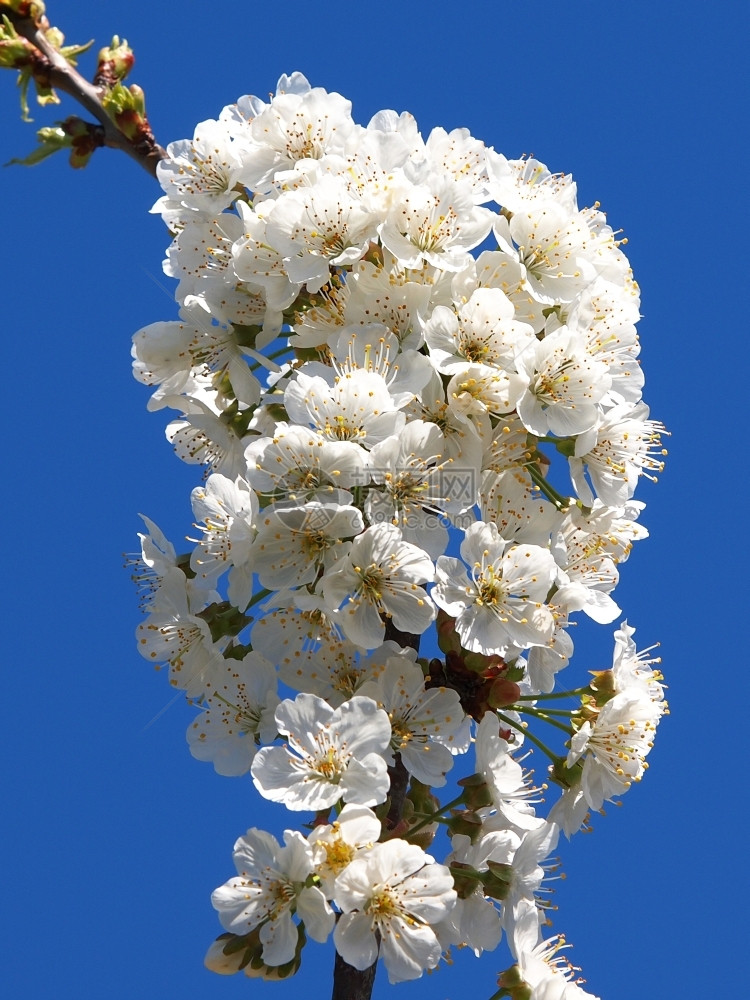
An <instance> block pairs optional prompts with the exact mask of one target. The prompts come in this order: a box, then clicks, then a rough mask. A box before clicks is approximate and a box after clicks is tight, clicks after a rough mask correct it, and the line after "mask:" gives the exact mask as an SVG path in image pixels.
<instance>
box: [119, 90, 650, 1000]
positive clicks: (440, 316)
mask: <svg viewBox="0 0 750 1000" xmlns="http://www.w3.org/2000/svg"><path fill="white" fill-rule="evenodd" d="M158 175H159V180H160V182H161V185H162V188H163V190H164V195H163V197H162V198H161V199H160V200H159V201H158V202H157V204H156V206H155V211H158V212H159V213H160V214H161V216H162V218H163V219H164V221H165V222H166V224H167V225H168V227H169V229H170V231H171V233H172V235H173V240H172V243H171V245H170V247H169V249H168V251H167V258H166V261H165V265H164V268H165V271H166V273H167V274H168V275H170V276H171V277H173V278H175V279H177V281H178V285H177V290H176V297H177V301H178V303H179V306H180V319H179V320H176V321H167V322H160V323H154V324H152V325H150V326H148V327H146V328H144V329H142V330H140V331H139V332H138V333H137V334H136V335H135V337H134V344H133V358H134V362H133V364H134V373H135V376H136V378H137V379H138V380H139V381H141V382H143V383H144V384H146V385H147V386H149V387H151V388H152V389H153V393H152V395H151V398H150V401H149V407H150V408H151V409H154V410H156V409H161V408H165V407H169V408H172V409H175V410H177V411H178V413H179V416H178V418H177V419H174V420H172V421H171V422H170V423H169V425H168V427H167V437H168V439H169V441H170V442H171V443H172V445H173V447H174V449H175V451H176V453H177V454H178V456H179V457H180V458H181V459H183V460H184V461H185V462H188V463H192V464H196V465H199V466H202V467H203V468H204V470H205V478H204V481H203V483H202V484H201V485H200V486H198V487H196V489H195V490H194V491H193V494H192V507H193V514H194V518H195V524H196V532H197V537H195V538H194V539H193V548H192V549H191V551H190V552H188V553H185V554H178V553H177V551H176V550H175V548H174V547H173V545H172V544H171V543H170V542H169V541H168V540H167V538H165V536H164V535H163V534H162V532H161V531H160V530H159V528H158V527H157V526H156V525H155V524H153V522H151V521H149V520H148V519H144V520H145V522H146V528H147V531H146V532H145V533H144V534H142V535H141V542H142V550H141V554H140V556H139V558H138V560H137V561H138V571H137V574H136V575H137V578H138V582H139V584H140V586H141V594H142V603H143V608H144V611H145V612H146V617H145V620H144V621H143V623H142V624H141V625H140V626H139V628H138V644H139V649H140V651H141V653H142V654H143V655H144V656H145V657H146V658H147V659H149V660H151V661H152V662H154V663H156V664H159V665H162V664H163V665H165V666H167V667H168V670H169V679H170V683H171V684H172V685H173V686H174V687H175V688H177V689H180V690H184V691H185V692H186V694H187V696H188V698H189V699H190V700H191V702H192V703H193V704H194V705H195V707H196V710H197V715H196V716H195V719H194V721H193V722H192V723H191V725H190V727H189V729H188V734H187V738H188V743H189V746H190V750H191V752H192V754H193V755H194V756H195V757H197V758H198V759H200V760H205V761H211V762H212V763H213V766H214V768H215V769H216V771H217V772H218V773H219V774H222V775H228V776H242V775H248V774H249V775H250V777H251V778H252V781H253V783H254V785H255V788H256V789H257V791H258V792H259V794H260V795H261V796H263V797H264V798H266V799H269V800H270V801H273V802H278V803H283V804H284V805H285V806H286V808H287V809H288V810H291V811H292V812H297V813H308V814H309V813H312V814H313V815H314V820H313V828H312V831H311V832H309V833H308V834H307V835H303V833H301V832H299V831H295V830H293V829H288V830H287V831H286V832H285V834H284V844H283V846H282V845H281V844H280V843H279V842H278V841H277V840H276V838H275V837H273V836H272V835H271V834H270V833H266V832H264V831H262V830H259V829H256V828H253V829H251V830H248V832H247V833H246V835H245V836H243V837H241V838H240V839H239V840H238V841H237V843H236V845H235V852H234V860H235V864H236V867H237V873H238V874H237V876H236V877H234V878H232V879H230V881H228V882H227V883H226V884H225V885H224V886H222V887H221V888H219V889H217V890H216V892H215V893H214V896H213V903H214V906H215V907H216V909H217V911H218V913H219V917H220V920H221V922H222V925H223V927H224V929H225V932H226V933H225V934H224V935H222V937H220V938H219V939H218V940H217V942H216V943H215V945H214V946H212V948H211V950H210V951H209V954H208V956H207V959H206V961H207V964H208V965H209V967H211V968H214V969H215V970H216V971H219V972H226V973H231V972H236V971H238V970H240V969H244V971H245V972H246V974H248V975H264V976H265V977H266V978H274V977H278V976H281V975H288V974H291V972H294V971H296V968H297V966H298V965H299V960H300V953H301V950H302V947H303V945H304V942H305V940H306V937H305V935H309V936H310V937H311V938H313V940H315V941H324V940H326V939H327V938H328V937H329V935H331V934H332V935H333V941H334V944H335V947H336V949H337V951H338V953H339V954H340V956H341V957H342V958H343V959H344V961H345V962H346V963H348V964H349V965H351V966H353V967H354V968H355V969H365V968H368V967H369V966H370V965H372V963H373V962H374V961H376V960H377V958H378V956H380V957H382V959H383V961H384V964H385V966H386V968H387V970H388V974H389V976H390V978H391V980H392V981H399V980H404V979H412V978H415V977H417V976H419V975H421V974H422V972H423V971H424V970H426V969H431V968H434V967H435V966H436V965H437V964H438V963H439V962H440V960H441V958H442V957H443V956H444V955H445V954H446V953H447V951H448V949H450V948H451V947H452V946H460V947H464V946H465V947H468V948H470V949H472V950H473V951H474V953H475V954H476V955H480V954H481V953H482V952H483V951H485V950H492V949H494V948H496V947H497V945H498V944H499V943H500V940H501V938H502V936H503V933H504V934H505V937H506V940H507V943H508V946H509V948H510V951H511V953H512V956H513V960H514V963H515V964H514V965H513V966H511V968H510V969H509V970H506V972H505V973H503V974H502V975H501V976H500V978H499V979H498V985H499V986H500V989H501V993H500V994H498V995H507V996H513V997H516V996H517V997H519V998H520V997H521V996H523V997H529V996H531V997H535V998H542V997H547V996H552V995H554V996H555V997H564V998H565V1000H573V998H574V997H579V996H580V997H584V996H589V995H590V994H587V993H585V992H584V991H583V989H582V988H581V986H580V985H579V983H578V982H577V981H575V980H574V979H573V978H571V977H572V971H571V970H572V967H571V966H569V965H566V964H565V962H563V961H562V959H561V958H560V956H559V950H560V947H561V944H560V942H559V941H557V940H556V939H554V938H552V939H545V938H544V936H543V929H544V927H545V924H546V919H545V915H544V904H543V902H542V899H543V894H542V892H543V891H542V881H543V878H544V876H545V868H544V862H545V861H546V859H548V858H549V856H550V854H551V852H553V851H554V850H555V849H556V844H557V840H558V835H559V833H560V831H563V832H564V833H565V834H566V835H567V836H571V835H572V834H573V833H575V832H576V831H577V830H578V829H580V828H581V826H582V825H584V824H585V822H586V818H587V814H588V813H589V812H590V811H591V810H599V809H601V807H602V804H603V802H604V801H606V800H609V799H612V798H613V797H616V796H620V795H622V794H623V793H624V792H625V791H627V789H628V788H629V787H630V785H631V783H632V782H634V781H638V780H639V779H640V778H641V776H642V774H643V771H644V769H645V767H646V766H647V765H646V761H645V758H646V756H647V754H648V753H649V750H650V748H651V745H652V741H653V734H654V731H655V728H656V726H657V724H658V722H659V720H660V718H661V716H662V714H663V713H664V711H665V709H666V703H665V701H664V690H663V686H662V684H661V675H660V673H659V672H658V669H653V664H654V663H655V662H656V661H655V660H653V659H649V658H648V657H647V654H645V653H638V651H637V650H636V647H635V644H634V642H633V640H632V633H633V629H632V628H631V627H629V626H628V625H627V624H622V625H621V626H620V627H619V628H618V629H617V631H616V632H615V653H614V660H613V665H612V668H611V669H609V670H602V671H600V672H598V673H597V674H595V675H594V679H593V680H592V681H591V682H590V684H588V685H587V686H585V687H582V688H581V687H579V688H576V690H575V691H574V692H572V693H571V698H572V700H573V702H574V707H573V708H572V709H571V710H570V712H569V714H568V741H567V745H566V747H565V748H564V750H563V751H562V752H561V753H555V752H553V751H550V757H551V759H552V768H551V775H552V778H553V780H554V781H556V782H557V783H558V784H559V785H560V787H561V788H562V793H561V795H560V796H559V797H558V798H557V801H556V802H555V804H554V806H553V807H552V809H551V811H550V812H549V813H548V815H547V816H546V817H545V816H542V815H540V810H539V808H538V807H539V806H540V803H541V801H542V799H541V794H542V791H541V790H540V789H538V788H535V787H534V785H533V780H532V776H531V774H530V773H528V772H527V771H526V770H525V769H524V767H523V766H522V763H521V761H522V759H523V758H521V757H519V750H520V748H521V747H522V745H523V743H524V733H525V731H526V726H527V724H528V722H529V720H530V721H532V722H534V723H537V724H538V723H540V722H544V721H546V720H548V719H549V716H546V715H545V711H544V704H545V698H546V697H547V696H550V695H551V694H553V693H554V695H555V697H559V696H560V692H559V691H556V690H555V689H556V687H557V686H558V683H559V681H558V675H559V674H560V673H561V672H562V671H563V669H564V668H566V667H567V665H568V663H569V660H570V657H571V654H572V652H573V642H572V639H571V637H570V632H569V626H570V624H571V621H572V617H571V616H575V615H577V614H583V615H585V616H588V617H589V618H590V619H592V620H593V621H594V622H597V623H600V624H609V623H612V622H614V621H615V619H617V618H618V616H619V615H620V609H619V607H618V605H617V604H616V603H615V600H614V598H613V597H612V592H613V590H614V588H615V586H616V584H617V582H618V575H619V567H620V565H621V564H622V563H624V562H625V561H626V559H627V558H628V555H629V553H630V550H631V546H632V543H633V542H634V541H637V540H640V539H642V538H644V537H646V535H647V532H646V529H645V528H644V527H643V526H642V525H641V524H640V523H639V516H640V514H641V511H642V509H643V506H644V505H643V503H642V502H640V501H637V500H635V499H634V493H635V489H636V485H637V483H638V480H639V478H640V477H641V476H644V475H645V476H648V477H650V478H654V476H655V474H656V473H658V472H659V471H660V470H661V468H662V465H663V453H664V452H663V448H662V444H661V436H662V434H664V433H665V432H664V429H663V427H662V426H661V424H659V423H658V422H657V421H654V420H652V419H651V418H650V417H649V411H648V408H647V406H646V405H645V403H644V402H643V400H642V390H643V384H644V383H643V374H642V371H641V368H640V366H639V363H638V353H639V344H638V337H637V333H636V327H635V324H636V322H637V320H638V318H639V296H638V287H637V285H636V283H635V281H634V279H633V276H632V273H631V270H630V266H629V264H628V260H627V258H626V256H625V254H624V252H623V250H622V244H623V242H624V241H622V240H618V239H617V236H616V234H615V233H614V232H613V231H612V229H611V228H610V226H609V225H608V224H607V221H606V218H605V216H604V213H603V212H602V211H601V210H600V208H599V206H598V205H595V206H594V207H591V208H583V209H580V208H579V207H578V203H577V192H576V185H575V183H574V182H573V180H572V178H571V177H570V176H569V175H560V174H552V173H550V171H549V170H548V169H547V168H546V167H545V166H544V165H543V164H542V163H539V162H537V161H536V160H534V159H528V158H524V159H520V160H508V159H506V157H505V156H503V155H502V154H500V153H498V152H497V151H496V150H494V149H493V148H491V147H488V146H486V145H485V144H484V143H482V142H480V141H479V140H477V139H475V138H473V137H472V136H471V135H470V134H469V133H468V132H467V131H466V130H465V129H456V130H454V131H452V132H446V131H445V130H443V129H441V128H436V129H434V130H433V131H432V132H431V133H430V135H429V136H428V137H427V139H423V137H422V135H421V134H420V132H419V131H418V128H417V125H416V123H415V121H414V119H413V118H412V117H411V116H410V115H409V114H406V113H404V114H397V113H395V112H393V111H383V112H380V113H379V114H377V115H375V117H374V118H373V119H372V120H371V121H370V122H369V124H368V125H367V126H361V125H358V124H356V123H355V122H354V121H353V119H352V117H351V105H350V103H349V102H348V101H346V100H345V99H344V98H343V97H341V96H340V95H339V94H336V93H327V92H326V91H324V90H322V89H319V88H312V87H311V86H310V85H309V83H308V82H307V80H306V79H305V78H304V77H303V76H302V75H301V74H299V73H294V74H292V75H291V76H284V77H282V78H281V79H280V81H279V84H278V88H277V91H276V94H275V95H274V96H272V97H271V98H270V100H269V101H263V100H261V99H259V98H257V97H243V98H241V99H240V100H239V101H238V102H237V103H236V104H234V105H231V106H229V107H227V108H225V109H224V110H223V111H222V113H221V115H220V116H219V118H218V120H215V121H206V122H202V123H201V124H200V125H198V126H197V128H196V130H195V134H194V137H193V139H192V140H183V141H180V142H175V143H172V144H171V145H170V146H169V147H168V157H167V159H166V160H164V161H162V162H161V163H160V164H159V170H158ZM566 469H567V472H566ZM553 478H555V480H556V481H557V480H562V481H563V482H564V483H565V485H564V486H561V485H560V484H559V482H558V484H557V485H553V483H552V479H553ZM422 636H424V637H425V643H426V642H427V640H428V638H429V636H432V637H433V638H432V646H433V647H435V639H437V647H439V651H440V652H441V653H442V654H443V656H436V655H435V656H425V657H422V658H420V657H419V656H418V647H419V638H420V637H422ZM437 647H435V648H434V652H435V653H437V651H438V649H437ZM432 651H433V650H430V652H432ZM559 727H560V722H559V721H558V722H557V728H558V729H559ZM534 742H535V745H536V746H537V747H542V748H544V746H545V745H544V744H543V743H542V742H541V740H539V739H538V738H536V739H535V741H534ZM470 751H471V752H474V753H475V764H474V766H473V778H472V779H463V780H462V782H461V783H460V784H461V788H462V791H461V793H460V795H459V796H458V798H457V799H454V800H453V801H452V802H451V803H449V805H446V806H441V805H440V803H439V801H438V799H437V798H436V796H435V795H434V794H433V791H432V790H433V789H436V788H441V787H443V786H445V785H446V782H447V776H448V774H449V772H450V771H451V769H452V767H453V765H454V762H455V761H456V760H457V758H459V757H461V756H463V755H466V754H467V753H469V752H470ZM471 770H472V769H471V767H469V770H468V773H471ZM464 773H467V772H466V768H464ZM399 787H400V791H399ZM439 824H443V825H445V826H446V828H447V831H448V835H449V837H450V842H449V844H448V845H447V848H446V851H447V853H446V856H445V857H444V858H443V860H442V863H438V862H437V861H436V860H435V857H433V856H432V855H431V854H428V853H426V848H428V847H429V848H430V849H431V850H433V851H436V850H437V846H438V845H439V843H440V840H439V839H435V831H436V828H437V826H438V825H439ZM444 853H445V852H444ZM502 991H504V992H502Z"/></svg>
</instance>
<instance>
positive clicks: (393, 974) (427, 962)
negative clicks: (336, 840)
mask: <svg viewBox="0 0 750 1000" xmlns="http://www.w3.org/2000/svg"><path fill="white" fill-rule="evenodd" d="M334 900H335V902H336V904H337V905H338V906H339V908H340V909H341V910H342V911H343V913H342V916H341V917H340V918H339V921H338V923H337V925H336V930H335V932H334V942H335V944H336V950H337V951H338V953H339V955H341V957H342V958H343V959H344V961H345V962H347V963H348V964H349V965H352V966H353V967H354V968H355V969H367V968H369V967H370V966H371V965H372V964H373V962H375V961H376V960H377V958H378V954H380V955H382V957H383V961H384V962H385V967H386V969H387V970H388V979H389V981H390V982H392V983H397V982H400V981H402V980H406V979H417V978H418V977H419V976H421V975H422V973H423V972H424V970H425V969H433V968H434V967H435V966H436V965H437V963H438V962H439V961H440V956H441V954H442V948H441V945H440V942H439V941H438V939H437V937H436V935H435V932H434V930H433V929H432V925H433V924H436V923H438V922H439V921H441V920H443V919H444V918H445V917H446V916H447V915H448V913H450V911H451V909H452V908H453V906H454V905H455V902H456V891H455V889H454V888H453V878H452V877H451V874H450V871H449V870H448V869H447V868H446V867H445V866H444V865H437V864H434V863H433V861H432V858H431V857H430V856H429V855H428V854H425V852H424V851H423V850H422V849H421V848H420V847H417V846H415V845H414V844H408V843H407V842H406V841H404V840H400V839H398V838H396V839H393V840H389V841H387V842H386V843H383V844H375V845H374V846H373V848H372V850H371V851H369V852H368V853H367V855H366V856H365V857H362V858H357V859H356V860H354V861H352V862H351V864H350V865H348V866H347V867H346V868H345V869H344V871H343V872H342V873H341V874H340V875H339V877H338V878H337V879H336V885H335V893H334Z"/></svg>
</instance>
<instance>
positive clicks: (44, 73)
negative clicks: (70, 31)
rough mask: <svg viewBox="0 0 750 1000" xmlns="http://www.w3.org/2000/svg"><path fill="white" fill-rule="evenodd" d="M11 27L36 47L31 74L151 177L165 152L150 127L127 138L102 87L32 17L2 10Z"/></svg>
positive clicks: (113, 147)
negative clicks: (77, 109)
mask: <svg viewBox="0 0 750 1000" xmlns="http://www.w3.org/2000/svg"><path fill="white" fill-rule="evenodd" d="M3 13H4V14H5V16H6V17H8V19H9V20H10V21H11V22H12V24H13V27H14V28H15V30H16V31H17V32H18V34H19V35H21V36H22V37H23V38H25V39H26V41H27V42H29V43H30V44H31V45H32V46H33V48H34V49H35V50H36V52H35V53H33V58H34V69H33V73H34V76H35V77H36V78H38V79H40V80H43V81H44V82H45V83H46V84H48V85H49V86H50V87H52V88H54V89H55V90H61V91H62V92H63V93H65V94H68V96H69V97H72V98H73V99H74V100H75V101H77V102H78V104H80V105H81V107H83V108H84V109H85V110H86V111H88V113H89V114H91V115H93V117H94V118H95V119H96V120H97V122H98V123H99V125H100V126H101V129H102V133H103V145H104V146H108V147H110V148H111V149H120V150H122V152H123V153H126V154H127V155H128V156H129V157H131V159H133V160H135V161H136V163H140V165H141V166H142V167H143V169H144V170H146V171H148V173H150V174H151V176H152V177H156V165H157V163H158V162H159V161H160V160H163V159H164V158H165V157H166V155H167V153H166V150H165V149H163V148H162V147H161V146H160V145H159V144H158V143H157V141H156V139H155V138H154V136H153V133H152V132H151V130H150V127H149V129H148V131H147V132H146V133H144V134H143V135H142V136H141V137H140V138H139V139H138V140H136V141H133V140H131V139H129V138H128V137H127V136H126V135H125V133H124V132H122V131H121V130H120V129H119V128H118V127H117V125H116V124H115V123H114V122H113V121H112V119H111V118H110V116H109V115H108V114H107V111H106V110H105V108H104V105H103V104H102V96H103V94H104V92H105V91H104V88H102V87H95V86H94V84H92V83H89V81H88V80H86V79H85V78H84V77H82V76H81V74H80V73H79V72H78V70H77V69H76V68H75V67H74V66H71V65H70V63H69V62H68V60H67V59H66V58H65V56H63V55H61V54H60V53H59V52H58V51H57V49H56V48H55V47H54V46H53V45H52V44H51V43H50V42H49V41H48V39H47V38H46V37H45V35H44V32H43V30H42V29H41V28H40V27H39V26H38V25H37V24H36V23H35V22H34V20H33V19H32V18H24V17H19V16H18V15H17V14H14V13H13V12H12V11H8V10H3Z"/></svg>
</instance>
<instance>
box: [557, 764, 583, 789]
mask: <svg viewBox="0 0 750 1000" xmlns="http://www.w3.org/2000/svg"><path fill="white" fill-rule="evenodd" d="M582 773H583V760H577V761H576V762H575V764H574V765H573V766H572V767H568V766H567V764H566V763H565V758H564V757H559V758H558V759H557V760H556V761H555V762H554V764H551V765H550V768H549V776H550V778H551V780H552V781H554V783H555V784H556V785H560V787H561V788H575V786H576V785H578V784H579V783H580V781H581V774H582Z"/></svg>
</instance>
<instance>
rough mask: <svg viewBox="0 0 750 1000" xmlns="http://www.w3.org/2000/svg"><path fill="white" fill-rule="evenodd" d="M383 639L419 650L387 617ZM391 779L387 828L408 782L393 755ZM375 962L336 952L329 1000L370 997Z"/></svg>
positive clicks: (401, 806)
mask: <svg viewBox="0 0 750 1000" xmlns="http://www.w3.org/2000/svg"><path fill="white" fill-rule="evenodd" d="M385 640H386V641H388V640H391V641H392V642H397V643H398V644H399V646H401V647H402V648H406V647H407V646H410V647H411V648H412V649H416V650H418V649H419V640H420V636H418V635H412V634H411V633H408V632H400V631H399V630H398V629H397V628H396V626H395V625H394V624H393V621H392V620H391V619H390V618H389V619H387V620H386V623H385ZM388 773H389V775H390V778H391V787H390V794H389V798H390V800H391V801H390V807H389V809H388V815H387V817H386V824H387V825H388V827H389V828H390V829H393V828H394V827H395V826H397V825H398V823H399V821H400V819H401V814H402V812H403V809H404V800H405V799H406V790H407V788H408V785H409V773H408V771H407V770H406V768H405V767H404V765H403V764H402V763H401V758H400V756H399V755H398V754H396V761H395V763H394V764H393V766H392V767H389V768H388ZM377 967H378V963H377V961H375V962H373V964H372V965H371V966H370V967H369V968H368V969H363V970H359V969H355V968H354V967H353V966H351V965H349V964H348V963H347V962H345V961H344V959H343V958H342V957H341V955H339V953H338V952H336V961H335V962H334V965H333V993H332V995H331V1000H370V997H371V996H372V988H373V986H374V984H375V972H376V970H377Z"/></svg>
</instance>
